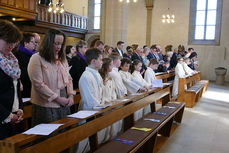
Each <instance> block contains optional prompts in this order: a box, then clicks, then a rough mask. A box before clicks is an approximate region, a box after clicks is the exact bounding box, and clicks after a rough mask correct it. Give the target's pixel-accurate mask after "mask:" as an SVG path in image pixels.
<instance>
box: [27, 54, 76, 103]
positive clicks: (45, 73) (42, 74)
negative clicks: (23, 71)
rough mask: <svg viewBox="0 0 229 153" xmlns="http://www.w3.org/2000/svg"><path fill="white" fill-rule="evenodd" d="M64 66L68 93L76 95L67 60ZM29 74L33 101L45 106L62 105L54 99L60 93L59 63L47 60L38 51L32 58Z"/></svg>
mask: <svg viewBox="0 0 229 153" xmlns="http://www.w3.org/2000/svg"><path fill="white" fill-rule="evenodd" d="M63 67H64V72H66V75H65V76H67V77H68V78H67V80H68V84H67V94H68V95H74V94H75V92H74V91H73V86H72V78H71V76H70V74H69V68H68V64H67V62H65V63H63ZM28 74H29V78H30V80H31V82H32V90H31V102H32V103H34V104H37V105H40V106H43V107H52V108H58V107H60V104H58V103H57V102H56V101H54V99H56V98H57V97H58V96H59V95H60V89H58V84H60V82H58V81H60V80H59V79H58V67H57V65H56V64H55V63H49V62H47V61H46V60H45V59H44V58H42V57H41V56H40V55H39V53H36V54H34V55H33V56H32V57H31V59H30V62H29V65H28Z"/></svg>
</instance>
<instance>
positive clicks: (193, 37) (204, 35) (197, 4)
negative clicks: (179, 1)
mask: <svg viewBox="0 0 229 153" xmlns="http://www.w3.org/2000/svg"><path fill="white" fill-rule="evenodd" d="M221 15H222V0H191V8H190V29H189V44H209V45H211V44H212V45H219V43H220V28H221Z"/></svg>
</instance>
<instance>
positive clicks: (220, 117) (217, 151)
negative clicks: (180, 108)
mask: <svg viewBox="0 0 229 153" xmlns="http://www.w3.org/2000/svg"><path fill="white" fill-rule="evenodd" d="M158 153H229V84H226V85H225V86H218V85H215V83H210V85H209V87H208V90H207V92H206V93H205V94H204V95H203V97H202V98H201V99H200V101H199V102H198V103H197V104H196V105H195V106H194V107H193V108H186V109H185V112H184V116H183V121H182V124H180V126H179V127H178V128H177V129H176V130H175V132H174V133H173V134H172V135H171V136H170V138H169V139H168V141H166V143H165V144H164V145H163V146H162V147H161V148H160V150H159V152H158Z"/></svg>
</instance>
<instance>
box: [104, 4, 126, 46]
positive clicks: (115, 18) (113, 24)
mask: <svg viewBox="0 0 229 153" xmlns="http://www.w3.org/2000/svg"><path fill="white" fill-rule="evenodd" d="M127 18H128V5H127V4H126V3H124V2H122V3H121V2H119V1H118V0H103V4H102V19H101V33H100V38H101V40H102V41H103V42H104V43H105V44H107V45H111V46H113V47H115V46H116V43H117V42H118V41H119V40H120V41H124V42H126V41H127V22H128V21H127Z"/></svg>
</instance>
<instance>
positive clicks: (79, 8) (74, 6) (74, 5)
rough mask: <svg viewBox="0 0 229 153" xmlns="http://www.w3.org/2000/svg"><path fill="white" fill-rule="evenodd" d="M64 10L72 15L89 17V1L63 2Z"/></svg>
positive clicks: (74, 0) (71, 0)
mask: <svg viewBox="0 0 229 153" xmlns="http://www.w3.org/2000/svg"><path fill="white" fill-rule="evenodd" d="M63 2H64V9H65V10H66V11H68V12H70V13H74V14H77V15H81V16H86V17H87V16H88V0H63Z"/></svg>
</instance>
